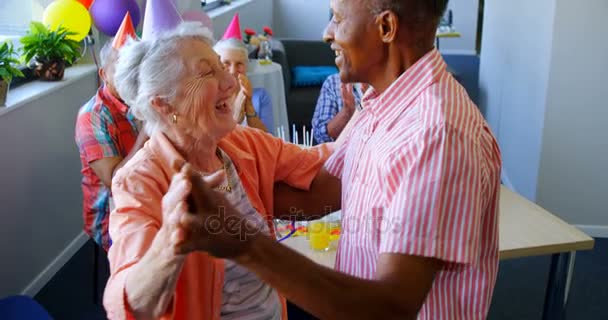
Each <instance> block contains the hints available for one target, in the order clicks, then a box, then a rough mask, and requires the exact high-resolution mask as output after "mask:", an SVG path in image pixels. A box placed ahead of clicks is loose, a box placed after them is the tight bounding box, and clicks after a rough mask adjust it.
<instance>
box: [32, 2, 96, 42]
mask: <svg viewBox="0 0 608 320" xmlns="http://www.w3.org/2000/svg"><path fill="white" fill-rule="evenodd" d="M42 23H44V24H45V25H47V26H48V27H49V28H50V29H51V30H56V29H57V28H58V27H59V26H62V27H64V28H66V29H67V30H68V31H72V32H74V33H76V34H75V35H71V36H68V39H72V40H76V41H80V40H82V39H84V38H85V37H86V36H87V34H88V33H89V30H90V29H91V16H90V15H89V12H88V11H87V8H85V7H84V6H83V5H82V3H80V2H78V1H75V0H57V1H54V2H52V3H51V4H49V6H48V7H46V9H44V13H43V14H42Z"/></svg>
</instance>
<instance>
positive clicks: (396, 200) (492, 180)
mask: <svg viewBox="0 0 608 320" xmlns="http://www.w3.org/2000/svg"><path fill="white" fill-rule="evenodd" d="M363 106H364V107H363V110H362V112H361V115H360V117H359V118H358V119H357V122H356V124H355V126H354V127H353V130H352V131H351V132H350V133H349V135H350V136H349V137H347V139H346V143H345V144H344V145H342V146H341V147H340V148H338V149H337V150H336V152H335V153H334V155H333V156H332V157H331V158H330V159H329V160H328V162H327V163H326V167H327V169H328V170H329V172H330V173H332V174H333V175H335V176H337V177H340V178H341V179H342V185H343V191H342V232H343V234H342V236H341V238H340V244H339V247H338V252H337V257H336V269H337V270H339V271H341V272H345V273H347V274H350V275H353V276H356V277H360V278H365V279H374V277H375V276H376V265H377V260H378V257H379V255H380V254H382V253H400V254H406V255H415V256H424V257H433V258H437V259H440V260H442V261H444V262H445V264H444V268H443V269H442V270H441V271H439V273H438V274H437V275H436V277H435V280H434V282H433V285H432V288H431V290H430V292H429V294H428V296H427V299H426V301H425V303H424V305H423V306H422V308H421V309H420V312H419V314H418V319H432V320H441V319H450V320H453V319H485V318H486V316H487V313H488V309H489V307H490V301H491V298H492V292H493V289H494V284H495V281H496V274H497V271H498V200H499V198H498V197H499V190H500V167H501V158H500V151H499V149H498V145H497V143H496V140H495V138H494V136H493V135H492V132H491V131H490V128H489V127H488V125H487V123H486V122H485V120H484V118H483V116H482V115H481V114H480V112H479V111H478V109H477V107H476V106H475V104H474V103H473V102H472V101H471V100H470V99H469V97H468V95H467V93H466V92H465V90H464V88H463V87H462V86H460V85H459V84H458V82H456V80H454V78H453V77H452V76H451V75H450V74H449V73H448V72H447V71H446V64H445V62H444V61H443V58H442V57H441V55H440V54H439V52H438V51H437V50H433V51H432V52H429V53H428V54H427V55H425V56H424V57H423V58H422V59H420V60H419V61H418V62H417V63H416V64H415V65H413V66H412V67H411V68H409V69H408V70H407V71H406V72H404V73H403V74H402V75H401V76H400V77H399V78H398V79H397V80H396V81H395V82H394V83H393V84H392V85H391V86H390V87H389V88H388V89H387V90H386V91H385V92H383V93H382V94H377V93H375V92H374V91H370V92H368V94H366V96H365V97H364V99H363ZM396 294H398V293H396Z"/></svg>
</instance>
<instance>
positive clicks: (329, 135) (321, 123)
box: [312, 74, 368, 143]
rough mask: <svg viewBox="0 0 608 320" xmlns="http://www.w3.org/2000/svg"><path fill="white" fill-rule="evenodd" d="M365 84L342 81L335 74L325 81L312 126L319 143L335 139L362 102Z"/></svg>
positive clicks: (365, 88)
mask: <svg viewBox="0 0 608 320" xmlns="http://www.w3.org/2000/svg"><path fill="white" fill-rule="evenodd" d="M367 87H368V86H367V85H365V84H356V85H353V84H350V83H342V81H340V75H339V74H334V75H331V76H329V77H327V79H325V81H324V82H323V86H322V87H321V93H320V94H319V99H318V100H317V106H316V107H315V113H314V115H313V117H312V128H313V129H314V138H315V141H316V142H317V143H325V142H332V141H335V140H336V139H337V138H338V136H339V135H340V134H341V133H342V131H343V130H344V128H345V127H346V124H347V123H348V122H349V121H350V119H351V118H352V116H353V114H354V113H355V111H356V109H357V106H359V105H360V104H361V98H362V93H363V92H365V90H367Z"/></svg>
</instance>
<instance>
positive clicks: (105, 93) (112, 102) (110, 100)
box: [99, 85, 129, 114]
mask: <svg viewBox="0 0 608 320" xmlns="http://www.w3.org/2000/svg"><path fill="white" fill-rule="evenodd" d="M99 95H100V96H101V99H102V100H103V102H104V104H105V105H108V106H111V107H113V108H115V109H116V110H118V111H119V112H120V113H122V114H127V111H129V106H127V105H126V104H125V103H124V102H122V101H120V100H119V99H118V98H116V97H115V96H114V95H113V94H112V93H111V92H110V89H108V87H107V86H105V85H104V86H103V87H101V88H100V89H99Z"/></svg>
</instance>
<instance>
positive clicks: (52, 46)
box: [20, 21, 80, 64]
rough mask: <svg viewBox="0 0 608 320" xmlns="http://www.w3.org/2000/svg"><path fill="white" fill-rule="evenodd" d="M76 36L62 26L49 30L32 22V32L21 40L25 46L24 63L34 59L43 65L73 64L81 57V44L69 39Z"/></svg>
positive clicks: (38, 23) (40, 24)
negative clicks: (52, 62)
mask: <svg viewBox="0 0 608 320" xmlns="http://www.w3.org/2000/svg"><path fill="white" fill-rule="evenodd" d="M74 34H75V33H73V32H70V31H68V30H67V29H65V28H63V27H61V26H60V27H59V28H57V30H49V28H47V27H46V26H45V25H43V24H42V23H40V22H37V21H32V23H31V24H30V30H29V31H28V33H27V34H26V35H25V36H23V37H21V39H20V41H21V43H22V44H23V55H22V58H23V61H24V62H25V63H29V62H30V60H32V58H36V60H37V61H39V62H42V63H44V62H49V61H53V60H65V62H67V63H69V64H71V63H72V62H74V60H76V59H77V58H78V57H80V44H79V43H78V42H77V41H75V40H71V39H68V36H71V35H74Z"/></svg>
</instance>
